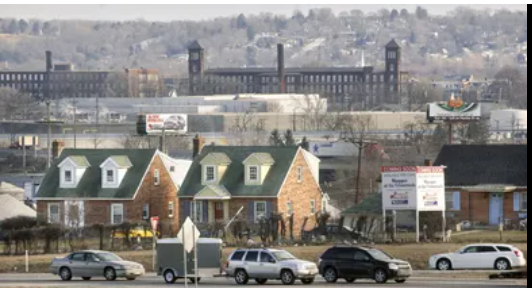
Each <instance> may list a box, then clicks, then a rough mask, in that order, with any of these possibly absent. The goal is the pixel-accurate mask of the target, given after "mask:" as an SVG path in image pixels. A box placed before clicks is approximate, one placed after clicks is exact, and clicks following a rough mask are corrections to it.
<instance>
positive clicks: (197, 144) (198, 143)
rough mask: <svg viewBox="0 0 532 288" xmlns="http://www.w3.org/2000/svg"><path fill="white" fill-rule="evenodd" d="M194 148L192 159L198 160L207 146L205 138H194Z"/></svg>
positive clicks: (197, 136)
mask: <svg viewBox="0 0 532 288" xmlns="http://www.w3.org/2000/svg"><path fill="white" fill-rule="evenodd" d="M192 146H193V147H192V150H193V152H192V158H196V157H197V156H198V155H199V154H200V153H201V150H203V146H205V138H204V137H203V136H199V135H196V137H194V139H193V140H192Z"/></svg>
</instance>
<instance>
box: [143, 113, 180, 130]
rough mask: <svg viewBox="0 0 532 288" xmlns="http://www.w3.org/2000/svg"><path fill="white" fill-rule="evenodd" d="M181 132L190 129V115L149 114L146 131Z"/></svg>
mask: <svg viewBox="0 0 532 288" xmlns="http://www.w3.org/2000/svg"><path fill="white" fill-rule="evenodd" d="M163 130H164V132H165V133H168V134H172V133H179V134H184V133H186V132H187V131H188V117H187V115H186V114H147V115H146V133H148V134H155V133H162V131H163Z"/></svg>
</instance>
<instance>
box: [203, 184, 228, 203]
mask: <svg viewBox="0 0 532 288" xmlns="http://www.w3.org/2000/svg"><path fill="white" fill-rule="evenodd" d="M228 199H231V193H229V191H227V189H225V187H224V186H221V185H208V186H206V187H205V188H203V190H201V191H200V192H198V194H196V195H195V196H194V200H228Z"/></svg>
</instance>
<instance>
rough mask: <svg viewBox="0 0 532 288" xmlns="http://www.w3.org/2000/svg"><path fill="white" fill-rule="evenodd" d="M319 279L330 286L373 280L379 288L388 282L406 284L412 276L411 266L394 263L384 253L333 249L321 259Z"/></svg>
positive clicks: (358, 249) (359, 248) (356, 249)
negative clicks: (360, 280)
mask: <svg viewBox="0 0 532 288" xmlns="http://www.w3.org/2000/svg"><path fill="white" fill-rule="evenodd" d="M319 266H320V267H319V268H320V275H322V276H323V278H325V280H326V281H327V282H328V283H336V282H337V281H338V279H345V280H346V281H347V282H348V283H353V282H355V281H356V280H357V279H373V280H375V281H377V283H379V284H385V283H386V282H388V280H395V282H397V283H405V282H406V280H407V279H408V278H410V276H412V266H410V264H409V263H408V262H405V261H401V260H397V259H394V258H393V257H391V256H390V255H388V254H386V253H385V252H383V251H381V250H378V249H372V248H363V247H334V248H331V249H329V250H328V251H327V252H325V254H323V256H322V257H321V259H320V265H319Z"/></svg>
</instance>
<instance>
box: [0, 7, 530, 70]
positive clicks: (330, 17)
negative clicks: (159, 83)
mask: <svg viewBox="0 0 532 288" xmlns="http://www.w3.org/2000/svg"><path fill="white" fill-rule="evenodd" d="M429 12H430V11H426V10H424V9H421V8H419V9H418V10H417V11H406V10H403V11H397V10H392V11H388V10H381V11H379V12H377V13H373V14H364V13H363V12H362V11H357V10H353V11H347V12H343V13H340V14H338V15H335V14H333V13H332V12H331V10H328V9H319V10H312V11H311V12H310V13H309V14H308V15H303V14H302V13H300V12H297V11H296V12H294V16H293V17H289V18H286V17H281V16H276V15H271V14H261V15H246V16H244V15H240V16H239V17H233V18H218V19H213V20H210V21H199V22H191V21H176V22H169V23H168V22H147V21H144V20H138V21H127V22H94V21H48V22H43V21H39V20H24V19H22V20H21V19H0V33H2V34H0V61H1V63H2V65H1V66H0V69H12V70H15V69H17V70H18V69H24V70H42V69H44V59H43V58H44V50H47V49H49V50H53V51H54V56H55V60H56V61H59V62H73V63H74V64H75V66H76V67H77V69H89V70H105V69H122V68H124V67H150V68H158V69H161V70H162V71H164V73H165V74H167V75H172V76H180V75H182V74H183V73H184V72H186V71H187V68H186V61H187V55H186V52H187V51H186V47H187V45H188V44H189V43H190V42H191V41H193V40H195V39H198V40H199V41H200V43H202V45H203V46H204V47H205V48H206V51H207V57H208V59H207V62H206V63H207V66H208V67H211V68H213V67H222V66H232V67H245V66H248V67H249V66H275V44H276V43H278V42H283V43H285V44H286V47H287V48H286V49H287V50H286V54H287V65H289V66H330V65H335V66H342V65H347V66H357V65H361V62H362V58H363V55H364V57H365V63H366V64H367V65H374V66H377V67H381V66H382V60H381V59H382V58H383V53H384V52H383V48H382V47H383V46H384V45H385V44H386V43H387V42H388V41H389V40H390V39H391V38H396V39H397V40H398V42H399V43H400V44H401V45H402V46H403V48H404V66H405V69H407V70H410V71H415V73H417V74H418V75H422V76H424V77H427V78H436V79H437V78H442V77H445V76H447V75H453V74H460V75H466V74H475V75H478V76H480V77H491V76H493V75H494V74H495V73H496V72H497V71H498V70H500V68H501V67H503V66H505V65H519V64H520V65H521V66H522V67H523V69H524V70H525V71H526V55H527V41H528V39H527V38H528V36H527V33H528V30H527V21H528V20H527V12H526V11H524V12H511V11H505V10H501V11H496V12H493V11H477V10H471V9H466V8H459V10H456V11H454V12H453V13H450V14H448V15H446V16H433V15H431V14H430V13H429ZM235 14H238V11H235ZM6 34H9V35H6Z"/></svg>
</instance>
